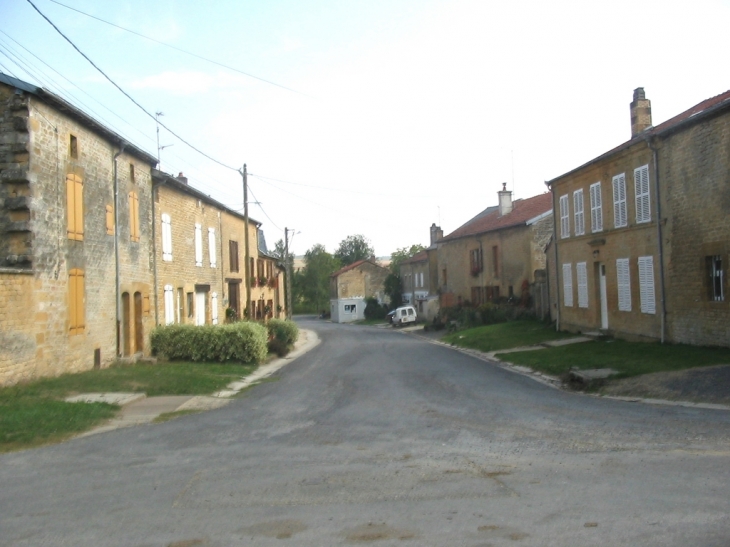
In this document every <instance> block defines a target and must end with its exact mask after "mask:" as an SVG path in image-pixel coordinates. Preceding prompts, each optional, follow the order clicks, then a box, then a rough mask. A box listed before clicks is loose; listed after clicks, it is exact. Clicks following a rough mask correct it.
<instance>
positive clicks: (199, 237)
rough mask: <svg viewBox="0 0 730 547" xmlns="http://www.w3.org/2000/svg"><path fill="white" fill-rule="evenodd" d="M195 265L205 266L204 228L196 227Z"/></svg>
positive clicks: (197, 225)
mask: <svg viewBox="0 0 730 547" xmlns="http://www.w3.org/2000/svg"><path fill="white" fill-rule="evenodd" d="M195 265H196V266H202V265H203V227H202V226H201V225H200V224H196V225H195Z"/></svg>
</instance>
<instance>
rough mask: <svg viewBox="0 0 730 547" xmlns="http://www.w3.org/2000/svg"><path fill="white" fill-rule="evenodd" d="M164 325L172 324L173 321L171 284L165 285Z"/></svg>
mask: <svg viewBox="0 0 730 547" xmlns="http://www.w3.org/2000/svg"><path fill="white" fill-rule="evenodd" d="M164 302H165V325H172V324H173V323H174V322H175V298H174V296H173V293H172V285H165V294H164Z"/></svg>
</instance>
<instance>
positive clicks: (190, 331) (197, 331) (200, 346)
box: [151, 321, 267, 363]
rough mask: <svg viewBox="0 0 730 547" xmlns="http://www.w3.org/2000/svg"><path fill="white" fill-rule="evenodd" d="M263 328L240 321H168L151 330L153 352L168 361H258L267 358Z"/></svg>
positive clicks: (264, 330) (264, 329)
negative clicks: (166, 323) (210, 322)
mask: <svg viewBox="0 0 730 547" xmlns="http://www.w3.org/2000/svg"><path fill="white" fill-rule="evenodd" d="M266 340H267V332H266V328H265V327H264V326H262V325H260V324H258V323H254V322H248V321H241V322H238V323H231V324H227V325H202V326H194V325H167V326H164V327H157V328H156V329H154V330H153V331H152V334H151V342H152V352H153V353H154V354H155V355H162V356H164V357H166V358H167V359H170V360H171V361H218V362H229V361H233V362H239V363H259V362H261V361H263V360H264V359H265V358H266V354H267V347H266Z"/></svg>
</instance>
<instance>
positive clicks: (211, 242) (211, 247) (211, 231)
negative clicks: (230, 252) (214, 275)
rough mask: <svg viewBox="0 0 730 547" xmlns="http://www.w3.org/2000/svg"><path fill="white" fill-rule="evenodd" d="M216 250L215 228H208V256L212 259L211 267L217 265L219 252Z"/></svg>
mask: <svg viewBox="0 0 730 547" xmlns="http://www.w3.org/2000/svg"><path fill="white" fill-rule="evenodd" d="M216 251H217V249H216V244H215V228H208V258H209V259H210V267H211V268H215V267H217V263H218V260H217V258H216V257H217V256H218V253H217V252H216Z"/></svg>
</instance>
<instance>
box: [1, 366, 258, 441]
mask: <svg viewBox="0 0 730 547" xmlns="http://www.w3.org/2000/svg"><path fill="white" fill-rule="evenodd" d="M255 368H256V366H255V365H237V364H225V365H222V364H219V363H160V364H156V365H149V364H135V365H123V366H122V365H120V366H113V367H110V368H106V369H102V370H91V371H87V372H81V373H77V374H64V375H62V376H59V377H57V378H44V379H41V380H35V381H33V382H28V383H25V384H19V385H15V386H10V387H6V388H3V389H0V452H8V451H11V450H19V449H23V448H31V447H34V446H39V445H41V444H45V443H49V442H57V441H61V440H63V439H66V438H68V437H70V436H73V435H75V434H77V433H81V432H82V431H86V430H88V429H90V428H91V427H93V426H94V425H96V424H98V423H100V422H103V421H105V420H108V419H109V418H112V417H113V416H114V414H116V413H117V412H118V411H119V407H118V406H115V405H108V404H104V403H93V404H89V403H67V402H65V401H64V400H63V399H64V398H66V397H69V396H72V395H77V394H79V393H94V392H134V393H142V392H143V393H146V394H147V396H156V395H207V394H209V393H213V392H215V391H218V390H221V389H223V388H224V387H225V386H226V385H228V384H229V383H231V382H232V381H235V380H237V379H239V378H241V377H242V376H246V375H248V374H250V373H251V372H252V371H253V370H254V369H255Z"/></svg>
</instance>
